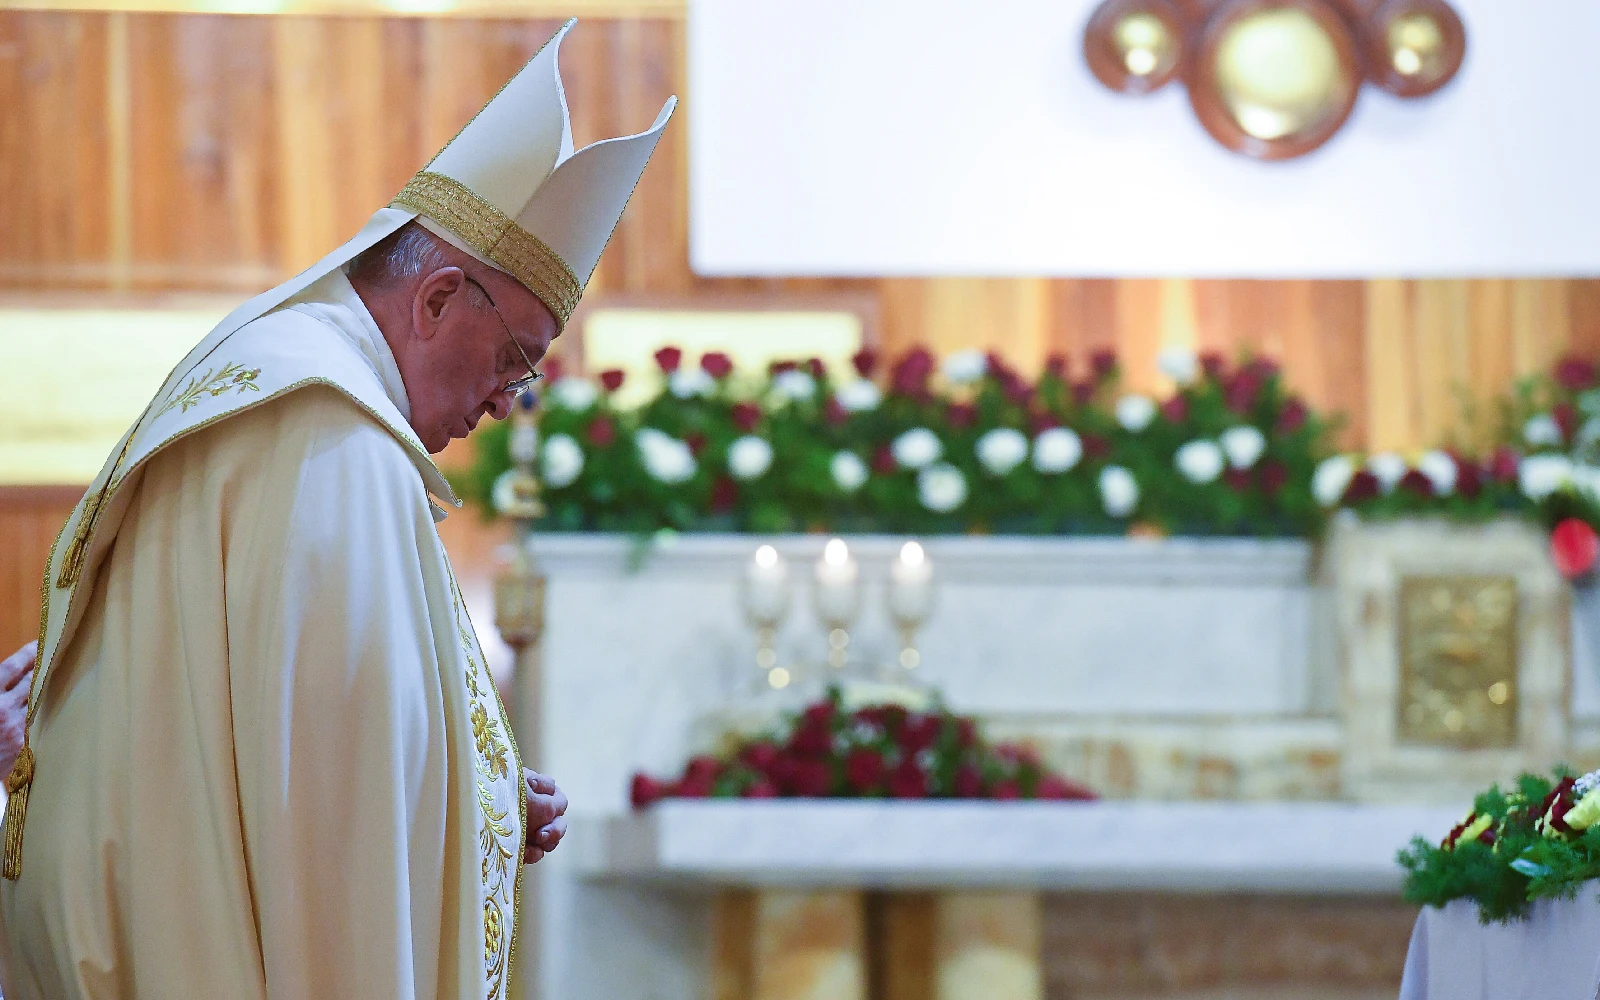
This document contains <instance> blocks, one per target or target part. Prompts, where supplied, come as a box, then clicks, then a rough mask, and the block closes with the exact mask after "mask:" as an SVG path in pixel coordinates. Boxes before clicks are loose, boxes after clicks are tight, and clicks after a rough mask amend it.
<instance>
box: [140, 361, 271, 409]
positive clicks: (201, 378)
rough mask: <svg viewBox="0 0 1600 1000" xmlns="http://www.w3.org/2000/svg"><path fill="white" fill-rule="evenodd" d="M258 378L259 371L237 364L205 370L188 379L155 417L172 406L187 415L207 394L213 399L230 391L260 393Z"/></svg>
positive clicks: (259, 375)
mask: <svg viewBox="0 0 1600 1000" xmlns="http://www.w3.org/2000/svg"><path fill="white" fill-rule="evenodd" d="M260 377H261V369H259V368H246V367H245V366H244V365H241V364H239V363H238V362H232V363H230V364H226V365H223V366H222V368H221V370H217V369H213V368H207V369H206V370H205V374H203V375H196V376H194V377H192V378H190V379H189V384H188V385H186V386H184V387H183V388H182V389H180V390H179V391H178V392H176V393H174V394H173V396H172V398H171V399H169V400H167V405H165V406H163V407H162V408H161V409H159V410H157V411H156V416H157V417H161V416H164V415H165V414H166V413H167V411H169V410H171V409H172V408H173V407H174V406H177V407H181V409H180V410H179V411H178V412H179V413H188V412H189V408H190V407H193V406H198V405H200V397H201V396H204V395H207V394H209V395H210V396H211V398H213V399H215V398H216V397H218V396H221V395H222V394H223V393H226V392H230V391H231V392H246V391H249V392H260V391H261V387H260V386H258V385H256V379H258V378H260Z"/></svg>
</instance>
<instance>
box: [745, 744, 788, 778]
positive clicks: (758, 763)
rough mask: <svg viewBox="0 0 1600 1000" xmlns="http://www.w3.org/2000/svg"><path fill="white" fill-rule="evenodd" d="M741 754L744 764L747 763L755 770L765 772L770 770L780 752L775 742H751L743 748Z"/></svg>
mask: <svg viewBox="0 0 1600 1000" xmlns="http://www.w3.org/2000/svg"><path fill="white" fill-rule="evenodd" d="M743 756H744V762H745V763H746V764H749V765H750V766H751V767H753V768H755V769H756V770H757V771H762V772H766V771H770V770H772V767H773V765H774V764H776V763H777V762H778V758H779V757H780V756H781V753H780V752H779V750H778V747H777V745H776V744H773V743H752V744H750V745H749V746H747V747H745V748H744V754H743Z"/></svg>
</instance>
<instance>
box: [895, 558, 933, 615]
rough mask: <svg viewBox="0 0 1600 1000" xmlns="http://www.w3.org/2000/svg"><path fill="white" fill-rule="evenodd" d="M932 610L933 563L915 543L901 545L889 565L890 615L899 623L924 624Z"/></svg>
mask: <svg viewBox="0 0 1600 1000" xmlns="http://www.w3.org/2000/svg"><path fill="white" fill-rule="evenodd" d="M932 609H933V563H932V562H931V561H930V560H929V559H928V554H927V552H925V551H923V548H922V546H921V545H919V544H917V543H916V542H907V543H905V544H904V545H902V546H901V547H900V556H899V558H897V559H896V560H895V561H894V563H893V564H892V565H891V566H890V567H889V614H890V615H891V616H892V617H893V618H894V620H895V621H896V622H900V623H905V624H921V623H922V622H924V621H926V620H927V618H928V614H929V612H930V611H932Z"/></svg>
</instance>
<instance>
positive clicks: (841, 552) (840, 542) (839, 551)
mask: <svg viewBox="0 0 1600 1000" xmlns="http://www.w3.org/2000/svg"><path fill="white" fill-rule="evenodd" d="M822 559H823V561H824V562H826V563H827V564H828V565H829V566H843V565H844V564H845V563H847V562H849V561H850V547H849V546H847V545H845V543H844V539H842V538H834V539H831V540H829V542H828V544H827V546H826V547H825V548H823V550H822Z"/></svg>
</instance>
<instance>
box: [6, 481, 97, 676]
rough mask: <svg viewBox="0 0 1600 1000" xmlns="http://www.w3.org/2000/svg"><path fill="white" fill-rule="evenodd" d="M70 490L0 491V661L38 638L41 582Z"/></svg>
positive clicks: (74, 494)
mask: <svg viewBox="0 0 1600 1000" xmlns="http://www.w3.org/2000/svg"><path fill="white" fill-rule="evenodd" d="M79 494H80V491H77V490H73V489H51V488H44V489H32V488H26V487H24V488H15V487H13V488H5V489H0V543H3V544H0V659H3V658H5V657H7V656H10V655H11V654H12V653H13V652H14V651H15V650H16V649H17V648H18V647H19V646H21V645H23V644H24V643H26V642H29V641H31V640H33V639H36V638H38V636H39V583H40V581H41V580H42V579H43V578H44V565H45V560H47V559H48V558H49V557H50V546H51V545H52V544H53V543H54V542H55V540H56V533H57V532H59V531H60V530H61V525H62V524H64V523H66V520H67V515H69V514H71V513H72V507H73V505H74V504H76V503H77V502H78V497H79Z"/></svg>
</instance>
